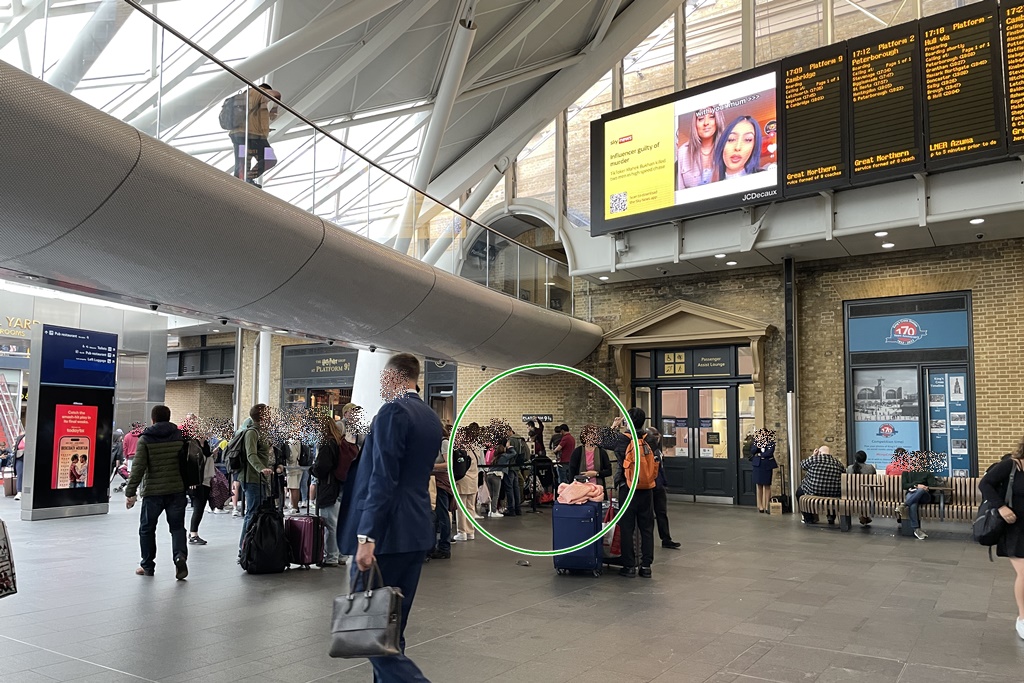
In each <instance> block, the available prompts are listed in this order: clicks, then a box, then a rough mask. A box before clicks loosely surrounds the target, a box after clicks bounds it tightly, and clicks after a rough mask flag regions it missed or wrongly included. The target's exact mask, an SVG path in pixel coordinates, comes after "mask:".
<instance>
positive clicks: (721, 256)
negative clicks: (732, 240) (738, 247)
mask: <svg viewBox="0 0 1024 683" xmlns="http://www.w3.org/2000/svg"><path fill="white" fill-rule="evenodd" d="M715 258H725V254H715Z"/></svg>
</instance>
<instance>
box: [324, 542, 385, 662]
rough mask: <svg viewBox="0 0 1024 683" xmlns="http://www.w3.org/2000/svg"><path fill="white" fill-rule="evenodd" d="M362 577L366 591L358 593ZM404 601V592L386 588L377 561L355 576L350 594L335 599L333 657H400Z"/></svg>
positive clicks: (332, 633) (331, 653)
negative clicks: (358, 581) (398, 655)
mask: <svg viewBox="0 0 1024 683" xmlns="http://www.w3.org/2000/svg"><path fill="white" fill-rule="evenodd" d="M359 577H363V581H364V585H365V586H366V589H365V590H362V591H359V592H356V581H357V579H358V578H359ZM375 578H376V585H377V587H376V588H374V579H375ZM402 599H403V597H402V591H400V590H399V589H397V588H391V587H388V586H384V578H383V577H382V576H381V573H380V567H378V566H377V563H376V562H374V563H373V567H372V568H371V569H370V571H368V572H361V573H357V574H353V576H352V583H351V585H350V587H349V592H348V595H339V596H338V597H336V598H334V615H333V616H332V618H331V650H330V656H331V657H339V658H342V659H352V658H361V657H387V656H390V655H397V654H400V653H401V651H402V649H401V646H400V639H401V634H402Z"/></svg>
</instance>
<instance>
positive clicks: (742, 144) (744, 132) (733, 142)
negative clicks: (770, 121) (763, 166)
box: [722, 121, 757, 174]
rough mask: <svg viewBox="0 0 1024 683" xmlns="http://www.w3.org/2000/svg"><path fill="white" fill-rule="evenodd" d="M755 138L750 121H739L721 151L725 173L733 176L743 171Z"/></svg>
mask: <svg viewBox="0 0 1024 683" xmlns="http://www.w3.org/2000/svg"><path fill="white" fill-rule="evenodd" d="M756 137H757V134H756V132H755V131H754V124H753V123H751V122H750V121H740V122H739V123H737V124H736V125H735V126H733V129H732V131H731V132H730V133H729V137H728V138H727V139H726V143H725V147H724V148H723V150H722V162H723V163H724V164H725V170H726V172H727V173H729V174H734V173H739V172H740V171H742V170H743V167H744V166H746V165H747V162H748V161H749V160H750V155H751V154H752V153H753V151H754V140H755V138H756Z"/></svg>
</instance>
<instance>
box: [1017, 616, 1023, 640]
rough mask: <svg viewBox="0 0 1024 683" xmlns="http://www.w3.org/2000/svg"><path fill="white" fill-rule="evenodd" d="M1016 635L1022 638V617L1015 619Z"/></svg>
mask: <svg viewBox="0 0 1024 683" xmlns="http://www.w3.org/2000/svg"><path fill="white" fill-rule="evenodd" d="M1017 635H1018V636H1020V639H1021V640H1024V619H1017Z"/></svg>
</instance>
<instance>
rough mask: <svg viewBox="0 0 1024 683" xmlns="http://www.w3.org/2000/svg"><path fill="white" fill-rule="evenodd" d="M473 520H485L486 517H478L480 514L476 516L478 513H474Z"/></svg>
mask: <svg viewBox="0 0 1024 683" xmlns="http://www.w3.org/2000/svg"><path fill="white" fill-rule="evenodd" d="M473 519H484V516H483V515H478V514H476V513H475V512H474V513H473Z"/></svg>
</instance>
